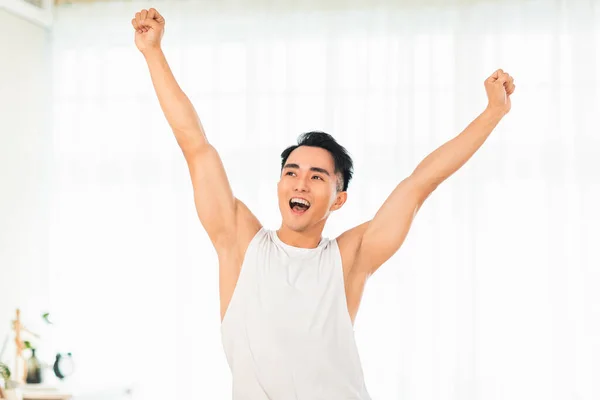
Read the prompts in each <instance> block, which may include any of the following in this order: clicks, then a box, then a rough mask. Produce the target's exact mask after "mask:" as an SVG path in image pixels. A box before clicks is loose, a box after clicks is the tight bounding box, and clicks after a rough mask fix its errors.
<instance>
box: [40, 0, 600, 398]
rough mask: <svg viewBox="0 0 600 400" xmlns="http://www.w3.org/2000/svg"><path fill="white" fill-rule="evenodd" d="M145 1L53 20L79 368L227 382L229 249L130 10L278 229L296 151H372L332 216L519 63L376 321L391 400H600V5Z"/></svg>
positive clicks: (57, 165)
mask: <svg viewBox="0 0 600 400" xmlns="http://www.w3.org/2000/svg"><path fill="white" fill-rule="evenodd" d="M397 3H398V2H396V1H391V0H390V1H389V2H386V1H378V2H376V3H373V2H371V3H367V2H358V1H354V2H347V3H344V2H309V3H307V2H296V1H292V0H288V1H277V2H263V1H245V2H241V1H240V2H237V3H235V2H227V3H226V4H223V3H221V2H216V1H205V2H202V3H196V2H193V3H192V2H183V1H182V2H158V1H157V2H142V3H131V2H127V3H103V4H89V5H77V6H62V7H60V8H58V10H57V18H56V26H55V28H54V32H53V50H54V59H53V60H54V65H53V68H54V104H53V106H54V127H53V132H54V133H53V135H54V140H53V145H54V147H53V156H54V157H53V158H54V169H53V176H54V178H55V179H54V195H55V197H54V199H53V210H54V214H53V223H52V226H51V232H52V237H51V260H50V261H51V267H52V275H51V276H52V289H53V292H52V293H53V307H54V309H55V313H56V314H57V315H59V316H60V318H61V321H62V324H61V326H62V329H63V330H62V332H61V335H58V334H57V336H60V338H61V339H62V340H63V341H64V343H65V346H68V347H69V348H71V349H72V350H73V352H74V353H75V355H76V357H77V361H78V375H77V377H76V379H77V380H78V382H79V383H80V384H82V385H89V384H93V385H95V386H98V385H100V386H102V385H120V384H130V383H131V384H133V385H135V391H134V398H136V399H143V400H154V399H156V400H158V399H163V398H173V399H174V398H177V399H183V398H186V399H192V398H194V399H208V398H211V399H227V398H230V390H231V386H230V385H231V381H230V374H229V370H228V367H227V364H226V360H225V357H224V354H223V352H222V347H221V342H220V330H219V329H220V326H219V313H218V310H219V306H218V275H217V272H218V271H217V260H216V256H215V253H214V251H213V250H212V248H211V246H210V242H209V240H208V238H207V236H206V235H205V233H204V232H203V231H202V228H201V225H200V223H199V222H198V220H197V217H196V214H195V210H194V205H193V197H192V189H191V184H190V181H189V177H188V172H187V169H186V165H185V162H184V160H183V158H182V156H181V154H180V151H179V149H178V148H177V145H176V142H175V140H174V138H173V137H172V133H171V132H170V130H169V128H168V125H167V124H166V121H165V120H164V117H163V115H162V113H161V110H160V108H159V105H158V102H157V100H156V98H155V95H154V93H153V88H152V85H151V82H150V79H149V74H148V71H147V68H146V66H145V63H144V60H143V58H142V56H141V55H140V54H139V53H138V51H137V49H136V48H135V45H134V43H133V30H132V28H131V26H130V22H129V21H130V19H131V18H132V17H133V14H134V13H135V12H136V11H138V10H139V9H141V8H150V7H156V8H157V9H159V11H161V12H162V13H163V15H164V16H165V18H166V20H167V26H166V33H165V37H164V51H165V53H166V55H167V57H168V60H169V62H170V64H171V67H172V69H173V70H174V72H175V74H176V77H177V79H178V80H179V83H180V85H181V86H182V88H183V89H184V90H185V92H186V93H187V94H188V95H189V97H190V98H191V100H192V101H193V103H194V104H195V106H196V108H197V110H198V113H199V115H200V117H201V118H202V120H203V123H204V126H205V128H206V131H207V134H208V136H209V137H210V140H211V142H212V143H213V144H214V145H215V146H216V148H217V149H218V150H219V151H220V153H221V156H222V158H223V161H224V163H225V166H226V168H227V171H228V173H229V177H230V180H231V184H232V187H233V189H234V192H235V193H236V195H237V196H238V197H240V198H241V199H243V200H244V201H245V202H246V203H247V204H248V205H249V207H250V208H251V209H252V210H253V211H254V212H255V214H256V215H257V216H258V217H259V219H260V220H261V221H262V223H263V224H264V225H265V226H267V227H269V228H277V227H278V226H279V222H280V219H279V212H278V208H277V202H276V182H277V179H278V175H279V158H278V157H279V153H280V152H281V150H282V149H283V148H284V147H286V146H287V145H289V144H292V143H293V142H294V140H295V138H296V137H297V135H298V134H300V133H302V132H304V131H308V130H315V129H319V130H324V131H327V132H330V133H332V134H333V135H334V136H335V137H336V138H337V139H338V140H339V141H340V142H341V143H342V144H343V145H345V146H346V147H347V148H348V149H349V150H350V152H351V153H352V155H353V157H354V159H355V163H356V178H355V180H354V181H353V182H352V183H351V185H350V188H349V200H348V203H347V204H346V205H345V206H344V208H343V209H342V210H340V211H339V212H338V213H336V214H334V216H333V217H332V218H331V219H330V222H329V223H328V224H329V225H328V227H327V229H326V231H325V234H326V236H328V237H335V236H336V235H337V234H339V233H340V232H342V231H343V230H344V229H346V228H350V227H352V226H354V225H355V224H358V223H360V222H362V221H364V220H366V219H369V218H371V217H372V216H373V215H374V213H375V212H376V211H377V208H378V206H379V205H381V203H382V202H383V201H384V199H385V198H386V196H387V195H388V194H389V193H390V192H391V190H392V189H393V188H394V186H395V185H396V184H397V183H398V182H399V181H400V180H401V179H402V178H404V177H405V176H407V175H408V174H409V173H410V172H412V169H413V168H414V167H415V166H416V165H417V164H418V162H419V161H420V160H421V159H422V158H423V157H425V156H426V155H427V154H428V153H429V152H431V151H432V150H434V149H435V148H436V147H438V146H439V145H441V144H442V143H444V142H445V141H446V140H449V139H450V138H452V137H453V136H455V135H457V134H458V133H459V132H460V131H461V130H462V129H463V128H464V127H465V126H466V125H467V124H468V123H469V122H470V121H471V120H472V119H473V118H475V117H476V116H477V115H478V114H479V113H480V112H481V111H482V110H483V108H484V107H485V104H486V103H485V102H486V97H485V91H484V87H483V81H484V79H485V78H486V77H487V76H488V75H489V74H491V73H492V72H493V71H494V70H495V69H497V68H503V69H505V70H506V71H508V72H510V73H511V74H512V75H513V76H514V77H515V83H516V85H517V91H516V93H515V94H514V96H513V110H512V112H511V113H510V114H509V115H508V116H507V118H506V119H505V120H504V121H502V122H501V124H500V126H499V127H498V128H497V129H496V130H495V131H494V133H493V134H492V136H491V137H490V138H489V139H488V141H487V142H486V144H485V145H484V146H483V148H482V149H481V150H480V151H479V152H478V153H477V154H476V155H475V156H474V157H473V159H472V160H471V161H470V162H469V163H468V164H467V165H466V166H465V167H464V168H463V169H461V170H460V171H459V172H458V173H457V174H455V175H454V176H453V177H452V178H450V179H449V180H448V181H447V182H445V183H444V184H443V185H442V186H441V187H440V188H439V189H438V190H437V191H436V193H434V194H433V195H432V196H431V197H430V198H429V199H428V200H427V202H426V204H425V205H424V207H423V208H422V209H421V211H420V213H419V215H418V216H417V218H416V221H415V223H414V225H413V228H412V230H411V232H410V234H409V236H408V239H407V240H406V242H405V244H404V245H403V247H402V248H401V250H400V251H399V252H398V254H397V255H396V256H394V257H393V258H392V259H391V260H390V261H389V262H388V263H387V264H386V265H384V266H383V267H382V268H381V269H380V270H379V271H378V272H377V274H375V275H374V276H373V277H372V278H371V280H370V281H369V282H368V284H367V288H366V292H365V294H364V299H363V304H362V307H361V310H360V312H359V314H358V318H357V321H356V327H355V330H356V335H357V341H358V345H359V349H360V353H361V358H362V360H363V365H364V370H365V375H366V380H367V387H368V389H369V391H370V393H371V394H372V396H373V398H374V399H406V400H408V399H418V400H425V399H436V400H437V399H439V400H441V399H457V400H458V399H460V400H475V399H486V400H499V399H510V400H520V399H523V400H525V399H527V400H530V399H533V398H535V399H553V400H566V399H572V400H583V399H585V400H593V399H598V398H600V380H599V379H598V377H599V376H600V362H599V361H598V360H600V291H599V290H598V288H599V287H600V256H599V255H598V252H597V247H596V246H597V243H598V240H599V239H600V227H599V221H600V207H598V206H599V205H600V161H599V158H598V156H597V153H598V148H599V144H600V135H599V133H600V126H599V124H598V121H597V119H598V115H600V99H599V93H600V73H599V72H600V62H599V59H598V57H599V56H600V28H599V27H600V4H599V3H598V2H590V1H572V0H569V1H568V2H567V1H520V2H495V3H484V2H477V1H469V2H465V1H460V2H458V1H457V2H453V3H452V2H438V3H440V4H442V3H444V4H445V5H444V6H440V5H438V4H437V3H436V2H432V1H429V2H425V3H422V2H417V1H413V2H410V4H409V3H407V2H405V5H403V6H399V5H398V4H397Z"/></svg>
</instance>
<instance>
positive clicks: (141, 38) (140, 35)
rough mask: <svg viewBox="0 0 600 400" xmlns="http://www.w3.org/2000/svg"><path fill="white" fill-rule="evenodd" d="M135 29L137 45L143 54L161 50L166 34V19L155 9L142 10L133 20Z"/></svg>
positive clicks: (132, 23)
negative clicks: (161, 42) (162, 40)
mask: <svg viewBox="0 0 600 400" xmlns="http://www.w3.org/2000/svg"><path fill="white" fill-rule="evenodd" d="M131 25H133V28H134V29H135V45H136V46H137V48H138V49H139V51H141V52H142V53H144V52H146V51H148V50H152V49H159V48H160V40H161V39H162V36H163V34H164V32H165V19H164V18H163V17H162V15H160V14H159V13H158V11H156V10H155V9H154V8H151V9H149V10H142V11H140V12H138V13H136V14H135V18H134V19H132V20H131Z"/></svg>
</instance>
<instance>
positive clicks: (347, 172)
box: [281, 131, 354, 192]
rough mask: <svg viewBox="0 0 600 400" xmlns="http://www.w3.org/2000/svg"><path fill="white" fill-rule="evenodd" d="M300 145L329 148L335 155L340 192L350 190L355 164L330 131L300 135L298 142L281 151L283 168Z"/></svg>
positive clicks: (334, 162)
mask: <svg viewBox="0 0 600 400" xmlns="http://www.w3.org/2000/svg"><path fill="white" fill-rule="evenodd" d="M300 146H309V147H320V148H322V149H325V150H327V151H328V152H329V153H330V154H331V156H332V157H333V166H334V169H335V171H334V172H335V174H336V175H337V176H338V178H341V179H338V182H339V184H338V187H337V190H338V192H345V191H346V190H348V184H349V183H350V180H351V179H352V174H353V173H354V165H353V162H352V158H351V157H350V155H349V154H348V151H347V150H346V149H345V148H344V147H343V146H342V145H340V144H339V143H338V142H337V141H336V140H335V139H334V138H333V136H331V135H330V134H328V133H325V132H321V131H312V132H305V133H303V134H301V135H300V136H298V144H295V145H292V146H290V147H288V148H287V149H285V150H284V151H283V152H282V153H281V170H283V166H284V165H285V162H286V161H287V159H288V157H289V156H290V154H291V153H292V151H294V150H296V149H297V148H298V147H300Z"/></svg>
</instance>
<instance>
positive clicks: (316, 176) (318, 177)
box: [313, 175, 323, 180]
mask: <svg viewBox="0 0 600 400" xmlns="http://www.w3.org/2000/svg"><path fill="white" fill-rule="evenodd" d="M315 178H317V179H320V180H323V178H321V177H320V176H319V175H314V176H313V179H315Z"/></svg>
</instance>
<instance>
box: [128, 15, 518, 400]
mask: <svg viewBox="0 0 600 400" xmlns="http://www.w3.org/2000/svg"><path fill="white" fill-rule="evenodd" d="M131 22H132V25H133V27H134V29H135V43H136V46H137V47H138V49H139V50H140V51H141V52H142V54H143V55H144V57H145V59H146V62H147V64H148V67H149V70H150V75H151V77H152V82H153V85H154V88H155V91H156V94H157V96H158V100H159V102H160V105H161V108H162V110H163V112H164V114H165V117H166V118H167V121H168V122H169V125H170V126H171V128H172V130H173V132H174V134H175V137H176V139H177V143H178V144H179V146H180V147H181V149H182V151H183V154H184V157H185V159H186V161H187V164H188V167H189V171H190V175H191V179H192V184H193V188H194V200H195V204H196V209H197V212H198V216H199V218H200V221H201V223H202V225H203V227H204V229H205V230H206V232H207V233H208V236H209V237H210V240H211V242H212V244H213V246H214V248H215V249H216V252H217V254H218V259H219V285H220V301H221V329H222V337H223V344H224V349H225V352H226V355H227V360H228V363H229V366H230V368H231V371H232V374H233V397H234V399H236V400H241V399H252V400H262V399H276V400H279V399H281V400H288V399H302V400H305V399H306V400H308V399H310V400H312V399H328V400H329V399H356V400H366V399H370V397H369V394H368V393H367V390H366V388H365V384H364V378H363V372H362V368H361V365H360V360H359V357H358V352H357V350H356V345H355V342H354V331H353V323H354V319H355V317H356V314H357V312H358V307H359V304H360V300H361V296H362V293H363V289H364V286H365V283H366V281H367V279H368V278H369V276H371V275H372V274H373V273H374V272H375V271H376V270H377V269H378V268H379V267H380V266H381V265H382V264H383V263H384V262H385V261H387V260H388V259H389V258H390V257H391V256H392V255H393V254H394V253H395V252H396V251H397V250H398V249H399V248H400V246H401V245H402V242H403V241H404V239H405V237H406V235H407V233H408V231H409V228H410V226H411V223H412V221H413V218H414V216H415V214H416V213H417V211H418V210H419V208H420V207H421V206H422V204H423V202H424V201H425V200H426V199H427V198H428V197H429V195H430V194H431V193H432V192H433V191H434V190H435V189H436V187H437V186H438V185H439V184H441V183H442V182H443V181H444V180H445V179H447V178H448V177H449V176H450V175H452V174H453V173H454V172H455V171H457V170H458V169H459V168H460V167H461V166H462V165H464V163H466V162H467V160H468V159H469V158H470V157H471V156H472V155H473V154H474V153H475V151H477V149H479V147H480V146H481V145H482V144H483V142H484V141H485V140H486V138H487V137H488V136H489V134H490V133H491V132H492V130H493V129H494V127H495V126H496V125H497V124H498V123H499V122H500V120H501V119H502V117H503V116H504V115H506V114H507V113H508V112H509V110H510V105H511V103H510V95H511V94H512V93H513V91H514V90H515V85H514V82H513V78H512V77H510V76H509V75H508V74H507V73H505V72H504V71H502V70H497V71H496V72H494V73H493V74H492V76H490V77H489V78H488V79H487V80H486V81H485V89H486V92H487V96H488V105H487V107H486V109H485V110H484V111H483V112H482V114H481V115H479V116H478V117H477V118H476V119H475V120H474V121H473V122H472V123H471V124H470V125H469V126H468V127H467V128H466V129H465V130H464V131H463V132H462V133H461V134H460V135H458V136H457V137H456V138H454V139H452V140H450V141H449V142H447V143H446V144H444V145H443V146H441V147H440V148H439V149H437V150H436V151H434V152H433V153H432V154H430V155H429V156H428V157H426V158H425V159H424V160H423V161H422V162H421V163H420V164H419V165H418V166H417V168H416V169H415V170H414V172H413V173H412V174H411V175H410V176H409V177H407V178H406V179H404V180H403V181H402V182H400V183H399V184H398V186H397V187H396V188H395V189H394V191H393V192H392V193H391V195H390V196H389V197H388V198H387V200H386V201H385V202H384V204H383V206H382V207H381V208H380V209H379V211H378V212H377V213H376V215H375V217H374V218H373V219H372V220H371V221H368V222H365V223H363V224H362V225H359V226H357V227H355V228H352V229H350V230H348V231H346V232H344V233H343V234H342V235H340V236H339V237H338V238H336V239H335V240H328V239H324V238H322V236H321V234H322V231H323V228H324V226H325V222H326V221H327V218H328V217H329V215H330V214H331V212H333V211H335V210H338V209H340V208H341V207H342V206H343V205H344V203H345V202H346V198H347V192H346V190H347V188H348V183H349V181H350V179H351V178H352V172H353V170H352V160H351V158H350V157H349V156H348V154H347V152H346V150H345V149H344V148H343V147H342V146H340V145H339V144H338V143H337V142H336V141H335V140H334V139H333V138H332V137H331V136H329V135H328V134H325V133H323V132H309V133H306V134H304V135H302V136H301V137H300V139H299V142H298V145H297V146H291V147H290V148H288V149H286V150H284V151H283V153H282V154H281V162H282V164H281V178H280V181H279V183H278V197H279V208H280V212H281V216H282V223H281V226H280V228H279V229H278V230H277V231H271V230H267V229H265V228H263V227H262V225H261V224H260V222H259V221H258V219H257V218H256V217H255V216H254V215H253V214H252V212H250V210H249V209H248V208H247V207H246V206H245V205H244V203H242V202H241V201H240V200H238V199H237V198H236V197H234V195H233V193H232V190H231V188H230V186H229V182H228V179H227V176H226V174H225V170H224V168H223V165H222V163H221V159H220V157H219V155H218V153H217V151H216V150H215V149H214V148H213V146H211V144H210V143H209V142H208V140H207V138H206V135H205V132H204V130H203V128H202V124H201V123H200V120H199V118H198V116H197V114H196V112H195V110H194V107H193V106H192V104H191V102H190V101H189V99H188V98H187V97H186V95H185V94H184V93H183V91H182V90H181V89H180V88H179V86H178V84H177V82H176V80H175V78H174V76H173V74H172V72H171V71H170V69H169V66H168V64H167V61H166V59H165V56H164V54H163V52H162V50H161V47H160V42H161V38H162V35H163V32H164V26H165V20H164V18H163V17H162V16H161V15H160V14H159V13H158V12H157V11H156V10H155V9H150V10H142V11H140V12H138V13H137V14H136V15H135V18H134V19H133V20H132V21H131Z"/></svg>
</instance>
